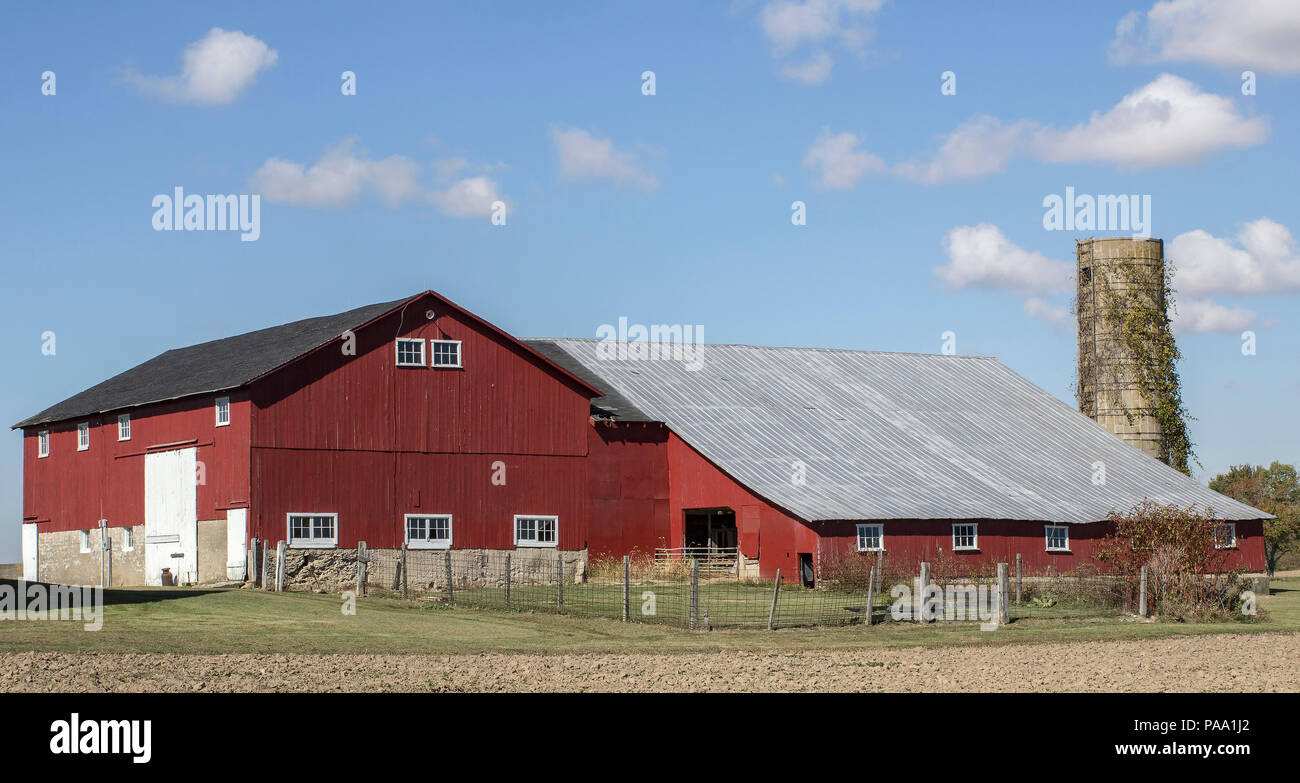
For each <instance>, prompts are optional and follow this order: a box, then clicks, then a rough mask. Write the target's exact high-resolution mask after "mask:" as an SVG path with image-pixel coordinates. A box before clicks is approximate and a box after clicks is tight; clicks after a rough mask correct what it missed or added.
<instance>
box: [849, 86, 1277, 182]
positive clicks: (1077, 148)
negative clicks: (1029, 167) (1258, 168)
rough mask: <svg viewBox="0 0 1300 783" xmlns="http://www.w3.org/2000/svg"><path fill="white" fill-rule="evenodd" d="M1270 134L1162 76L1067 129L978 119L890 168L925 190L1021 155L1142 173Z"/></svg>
mask: <svg viewBox="0 0 1300 783" xmlns="http://www.w3.org/2000/svg"><path fill="white" fill-rule="evenodd" d="M1268 134H1269V127H1268V120H1267V119H1266V118H1264V117H1245V116H1243V115H1242V114H1241V113H1240V112H1239V111H1237V108H1236V106H1235V105H1234V104H1233V102H1232V101H1231V100H1229V99H1227V98H1224V97H1222V96H1219V95H1214V94H1212V93H1206V92H1202V91H1201V89H1200V88H1199V87H1197V86H1196V85H1195V84H1193V83H1191V82H1189V81H1187V80H1186V79H1182V78H1180V77H1177V76H1172V75H1170V74H1162V75H1160V76H1159V77H1157V78H1156V79H1155V80H1154V81H1152V82H1151V83H1150V84H1146V85H1144V86H1142V87H1139V88H1138V89H1136V90H1134V91H1133V92H1131V93H1129V94H1128V95H1125V96H1124V97H1123V98H1122V99H1121V100H1120V101H1119V103H1117V104H1115V105H1114V106H1112V107H1111V108H1110V109H1108V110H1106V111H1104V112H1100V111H1099V112H1093V113H1092V116H1091V117H1089V119H1088V121H1087V122H1084V123H1080V124H1078V125H1075V126H1073V127H1070V128H1058V127H1053V126H1048V125H1043V124H1041V123H1038V122H1035V121H1033V120H1019V121H1016V122H1013V123H1009V124H1008V123H1004V122H1002V121H1001V120H999V119H998V118H996V117H990V116H987V115H985V116H979V117H975V118H974V119H971V120H969V121H967V122H965V123H963V124H961V125H959V126H958V127H957V128H956V129H955V130H953V131H952V132H951V133H949V134H948V135H947V136H946V137H944V139H943V141H942V142H941V144H940V146H939V149H938V151H937V152H936V153H935V154H934V155H932V156H931V157H930V158H929V159H928V160H914V161H908V162H903V163H897V164H894V165H893V166H890V167H888V169H887V170H888V171H889V172H891V173H892V174H894V175H895V176H898V177H901V178H903V179H908V180H912V181H914V182H920V183H923V184H927V185H930V184H937V183H941V182H949V181H953V180H973V179H980V178H982V177H986V176H988V175H990V174H995V173H997V172H1000V171H1002V170H1003V169H1005V168H1006V166H1007V165H1008V164H1009V163H1010V162H1011V161H1012V160H1014V159H1015V158H1017V157H1022V156H1024V157H1032V158H1035V159H1037V160H1040V161H1043V162H1047V163H1077V162H1090V163H1109V164H1112V165H1115V166H1117V167H1120V168H1126V169H1143V168H1151V167H1156V166H1170V165H1175V164H1182V163H1190V162H1193V161H1197V160H1200V159H1202V158H1204V157H1206V156H1208V155H1209V154H1211V153H1213V152H1215V151H1217V150H1220V149H1224V148H1228V147H1236V148H1245V147H1252V146H1255V145H1258V144H1262V143H1263V142H1264V140H1265V139H1267V138H1268ZM864 154H865V151H864Z"/></svg>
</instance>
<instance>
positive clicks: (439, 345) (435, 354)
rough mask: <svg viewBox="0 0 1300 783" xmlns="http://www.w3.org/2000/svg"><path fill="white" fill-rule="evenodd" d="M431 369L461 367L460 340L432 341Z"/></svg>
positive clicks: (430, 347)
mask: <svg viewBox="0 0 1300 783" xmlns="http://www.w3.org/2000/svg"><path fill="white" fill-rule="evenodd" d="M429 353H430V356H431V357H432V361H430V362H429V366H430V367H459V366H460V340H430V341H429Z"/></svg>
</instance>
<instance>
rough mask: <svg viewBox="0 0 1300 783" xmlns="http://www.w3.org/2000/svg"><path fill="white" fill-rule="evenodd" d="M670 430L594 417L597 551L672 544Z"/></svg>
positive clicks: (643, 550)
mask: <svg viewBox="0 0 1300 783" xmlns="http://www.w3.org/2000/svg"><path fill="white" fill-rule="evenodd" d="M667 441H668V430H667V428H665V427H664V426H662V425H660V424H642V423H626V424H614V423H610V422H595V423H593V425H592V426H591V427H590V429H589V431H588V443H589V448H588V451H589V457H588V468H587V469H588V484H589V495H590V497H591V524H590V526H589V530H588V534H587V535H588V540H589V542H590V545H591V555H592V557H614V558H618V557H622V556H623V555H625V554H633V555H635V554H643V555H649V554H653V553H654V550H655V549H656V548H658V547H666V546H670V544H669V543H668V541H669V536H670V533H669V522H668V515H669V512H668V450H667Z"/></svg>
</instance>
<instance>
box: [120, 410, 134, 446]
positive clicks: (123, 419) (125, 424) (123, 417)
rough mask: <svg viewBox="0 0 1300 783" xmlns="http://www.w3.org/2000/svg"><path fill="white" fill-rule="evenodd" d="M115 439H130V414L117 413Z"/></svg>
mask: <svg viewBox="0 0 1300 783" xmlns="http://www.w3.org/2000/svg"><path fill="white" fill-rule="evenodd" d="M117 439H118V440H130V439H131V414H129V413H119V414H118V415H117Z"/></svg>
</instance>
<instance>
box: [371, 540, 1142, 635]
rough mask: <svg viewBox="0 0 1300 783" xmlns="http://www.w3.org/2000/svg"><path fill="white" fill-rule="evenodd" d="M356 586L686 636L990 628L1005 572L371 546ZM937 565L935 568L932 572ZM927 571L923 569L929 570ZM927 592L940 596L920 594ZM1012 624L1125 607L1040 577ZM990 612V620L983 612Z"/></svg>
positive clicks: (1026, 586)
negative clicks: (777, 571)
mask: <svg viewBox="0 0 1300 783" xmlns="http://www.w3.org/2000/svg"><path fill="white" fill-rule="evenodd" d="M364 559H365V563H364V567H363V568H362V569H361V571H360V573H359V580H358V587H359V589H361V591H362V592H363V594H367V595H389V596H396V597H401V598H406V599H409V600H414V601H421V602H432V603H435V604H437V605H441V606H456V607H474V608H483V609H497V610H511V611H531V612H556V613H562V614H567V615H573V616H578V617H597V618H607V619H612V620H623V621H629V622H643V623H659V624H665V625H671V626H676V627H681V628H690V629H712V628H789V627H798V626H834V625H851V624H862V623H873V622H874V623H879V622H884V621H890V620H899V619H902V620H915V619H918V618H919V617H920V615H919V614H918V612H919V610H920V609H921V608H922V607H923V606H924V601H926V600H927V599H928V600H930V601H931V603H932V605H933V606H932V609H931V615H930V618H931V619H934V620H938V621H942V620H958V621H960V620H969V621H987V620H990V619H992V618H993V617H996V616H997V615H996V614H995V613H996V612H997V611H998V608H999V607H1000V604H997V603H996V601H998V596H999V585H998V581H997V575H996V573H994V575H993V576H989V575H987V574H984V573H957V572H956V571H953V570H950V569H938V570H934V571H931V572H930V573H929V578H928V581H927V582H924V583H923V582H921V581H920V580H921V574H919V573H918V574H910V573H906V572H905V570H904V569H903V568H902V567H901V565H899V566H898V567H894V568H886V567H883V566H880V567H878V568H879V570H873V569H875V568H877V567H876V566H871V567H869V568H868V569H867V576H866V577H865V578H860V579H859V578H849V577H848V576H846V575H845V574H842V573H841V574H832V575H829V576H828V577H826V578H823V579H821V580H819V583H818V586H817V587H816V588H805V587H802V586H798V585H790V584H785V583H782V582H781V581H780V580H779V578H778V579H772V580H743V579H738V578H736V576H735V575H728V574H710V573H707V572H703V571H702V570H701V569H700V568H699V562H698V561H691V560H682V561H677V562H673V563H664V562H658V563H656V562H654V561H653V560H651V559H648V558H639V559H632V558H629V559H627V560H626V561H624V560H605V561H591V562H588V561H587V560H586V558H585V557H583V556H582V555H581V553H577V552H557V551H556V550H553V549H544V550H526V549H517V550H514V551H499V550H496V551H493V550H424V549H410V550H373V551H371V552H369V553H367V554H366V555H364ZM925 566H930V564H925ZM923 567H924V566H923ZM922 584H929V585H931V586H932V590H931V592H929V593H928V594H921V593H919V592H918V590H919V589H920V587H921V585H922ZM1006 589H1007V600H1006V603H1007V604H1008V613H1007V617H1008V619H1010V620H1015V619H1022V618H1043V619H1052V618H1075V617H1079V618H1082V617H1102V616H1111V615H1116V614H1120V613H1121V612H1123V611H1125V610H1126V609H1127V605H1126V600H1127V596H1125V595H1123V594H1122V593H1123V590H1122V588H1120V586H1119V583H1118V582H1117V581H1116V580H1114V579H1111V578H1109V577H1104V576H1098V575H1089V576H1073V575H1072V576H1055V577H1048V576H1039V577H1023V575H1022V577H1021V578H1019V579H1014V578H1009V579H1008V581H1007V588H1006ZM981 612H983V614H981Z"/></svg>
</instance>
